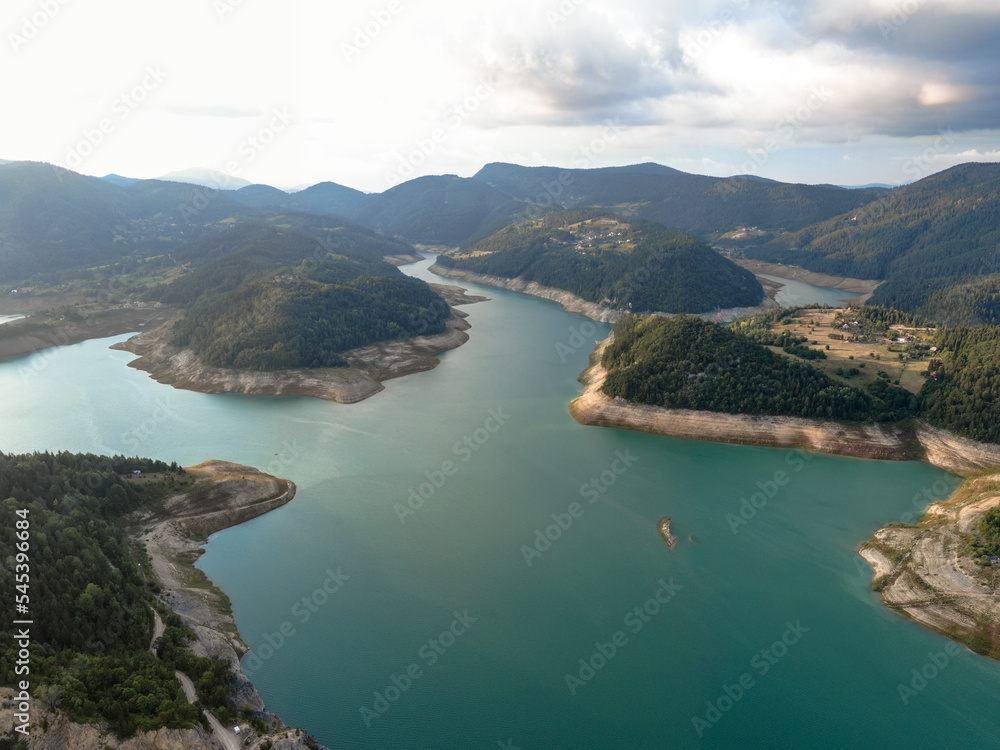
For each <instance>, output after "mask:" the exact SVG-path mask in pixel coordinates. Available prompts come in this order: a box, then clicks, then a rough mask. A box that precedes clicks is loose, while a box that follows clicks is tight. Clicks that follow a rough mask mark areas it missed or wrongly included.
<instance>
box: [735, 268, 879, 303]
mask: <svg viewBox="0 0 1000 750" xmlns="http://www.w3.org/2000/svg"><path fill="white" fill-rule="evenodd" d="M733 262H734V263H735V264H736V265H738V266H740V267H741V268H745V269H746V270H748V271H750V273H752V274H753V275H754V276H758V279H757V280H758V281H759V282H760V283H761V284H764V283H765V281H769V280H768V279H761V278H759V275H760V274H764V275H767V276H777V277H778V278H781V279H788V280H789V281H800V282H802V283H803V284H812V285H813V286H821V287H825V288H827V289H840V290H842V291H845V292H850V293H852V294H854V295H856V296H855V297H852V298H851V299H848V300H846V304H847V305H863V304H864V303H865V302H867V301H868V300H869V299H871V296H872V295H873V294H874V293H875V290H876V289H877V288H878V287H879V285H880V284H882V283H883V282H882V281H880V280H878V279H853V278H848V277H845V276H831V275H830V274H826V273H817V272H816V271H809V270H807V269H805V268H802V267H801V266H788V265H784V264H782V263H765V262H764V261H761V260H747V259H744V258H740V259H734V260H733ZM765 288H766V287H765Z"/></svg>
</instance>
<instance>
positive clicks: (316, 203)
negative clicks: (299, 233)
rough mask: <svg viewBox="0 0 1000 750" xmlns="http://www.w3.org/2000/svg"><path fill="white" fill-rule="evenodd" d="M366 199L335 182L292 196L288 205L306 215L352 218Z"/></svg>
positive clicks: (357, 191) (319, 185) (362, 194)
mask: <svg viewBox="0 0 1000 750" xmlns="http://www.w3.org/2000/svg"><path fill="white" fill-rule="evenodd" d="M368 197H369V196H368V195H367V194H366V193H362V192H361V191H360V190H355V189H354V188H349V187H345V186H344V185H338V184H337V183H335V182H320V183H318V184H316V185H313V186H312V187H308V188H306V189H305V190H300V191H299V192H297V193H294V194H292V195H291V196H290V198H291V199H292V202H291V203H290V204H289V205H291V206H294V207H295V208H297V209H298V210H300V211H306V212H307V213H313V214H324V215H326V216H345V217H347V218H353V217H354V216H355V215H356V214H357V211H358V210H359V209H360V208H361V206H362V205H363V204H364V203H365V201H366V199H367V198H368Z"/></svg>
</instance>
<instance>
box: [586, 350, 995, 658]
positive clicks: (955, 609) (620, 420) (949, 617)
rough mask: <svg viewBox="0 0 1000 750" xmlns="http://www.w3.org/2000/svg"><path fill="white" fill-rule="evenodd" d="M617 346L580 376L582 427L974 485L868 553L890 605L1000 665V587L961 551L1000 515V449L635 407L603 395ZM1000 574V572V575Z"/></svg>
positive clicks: (918, 431) (861, 429)
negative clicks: (912, 469) (868, 461)
mask: <svg viewBox="0 0 1000 750" xmlns="http://www.w3.org/2000/svg"><path fill="white" fill-rule="evenodd" d="M611 340H612V337H608V338H607V339H605V340H604V341H602V342H601V343H600V344H598V347H597V349H595V351H594V352H593V353H592V354H591V362H590V367H588V368H587V369H586V370H585V371H584V372H583V373H582V374H581V375H580V382H582V383H583V384H584V390H583V394H582V395H581V396H579V397H578V398H576V399H575V400H574V401H573V402H572V403H571V404H570V413H571V414H572V415H573V417H574V418H575V419H576V420H577V421H578V422H581V423H582V424H587V425H599V426H602V427H616V428H620V429H629V430H638V431H642V432H651V433H655V434H659V435H669V436H672V437H679V438H685V439H689V440H705V441H711V442H721V443H734V444H740V445H755V446H764V447H783V448H791V449H796V450H804V451H812V452H816V453H827V454H833V455H842V456H852V457H855V458H872V459H881V460H895V461H908V460H909V461H923V462H925V463H929V464H931V465H933V466H936V467H938V468H940V469H944V470H945V471H949V472H952V473H955V474H960V475H965V476H967V481H966V483H965V484H964V485H963V486H962V487H961V488H960V489H959V490H958V492H957V493H956V494H955V495H953V496H952V497H951V498H950V499H948V500H947V501H945V502H942V503H934V504H933V505H931V506H930V507H929V508H928V510H927V513H926V515H925V516H924V518H923V519H922V520H921V521H920V522H919V523H918V524H917V525H916V526H904V525H902V524H893V525H890V526H887V527H884V528H882V529H879V530H878V531H877V532H876V533H875V536H874V537H873V538H872V539H871V540H869V541H868V542H867V543H866V544H865V545H864V546H863V547H862V548H861V550H860V551H859V554H860V555H861V556H862V557H864V558H865V560H867V561H868V562H869V563H870V564H871V565H872V567H873V569H874V574H873V575H874V585H873V588H875V589H876V590H879V591H881V596H882V601H883V602H884V603H885V604H886V605H887V606H889V607H891V608H893V609H895V610H897V611H898V612H900V613H901V614H903V615H905V616H907V617H910V618H911V619H913V620H914V621H916V622H918V623H920V624H921V625H923V626H925V627H928V628H930V629H932V630H934V631H935V632H938V633H940V634H942V635H944V636H947V637H949V638H952V639H954V640H956V641H958V642H960V643H962V644H964V645H966V646H969V647H970V648H972V649H973V650H975V651H977V652H978V653H987V654H990V655H992V656H994V658H1000V633H997V632H996V622H998V621H1000V594H998V589H997V581H998V580H1000V570H998V571H997V573H996V574H995V575H994V577H993V579H992V583H990V582H989V581H984V580H982V578H983V576H982V575H977V571H976V570H975V567H976V566H975V565H974V564H973V563H971V562H970V561H969V560H968V559H962V558H961V557H960V555H959V549H960V548H961V545H962V544H963V543H964V539H965V538H966V537H967V536H968V534H969V533H970V531H971V530H972V529H973V527H974V525H975V524H976V523H978V520H979V519H980V518H982V516H983V514H984V513H986V511H988V510H989V509H990V508H993V507H996V506H997V505H1000V473H996V470H997V468H1000V446H996V445H988V444H985V443H977V442H975V441H972V440H968V439H966V438H962V437H959V436H957V435H953V434H951V433H948V432H946V431H944V430H941V429H938V428H936V427H932V426H930V425H927V424H924V423H922V422H919V421H917V420H911V421H910V422H907V423H901V424H898V425H874V424H872V425H849V424H837V423H831V422H821V421H819V420H808V419H800V418H795V417H754V416H749V415H739V414H720V413H715V412H699V411H692V410H682V409H664V408H662V407H655V406H644V405H637V404H629V403H628V402H626V401H625V400H624V399H613V398H611V397H609V396H607V395H605V394H604V393H602V392H601V391H600V388H601V385H602V384H603V383H604V378H605V377H606V375H607V371H606V370H605V369H604V367H603V366H602V365H601V362H600V357H601V355H602V354H603V352H604V349H605V347H606V346H607V345H608V344H609V343H610V342H611ZM993 567H995V568H996V567H1000V566H996V565H995V566H993Z"/></svg>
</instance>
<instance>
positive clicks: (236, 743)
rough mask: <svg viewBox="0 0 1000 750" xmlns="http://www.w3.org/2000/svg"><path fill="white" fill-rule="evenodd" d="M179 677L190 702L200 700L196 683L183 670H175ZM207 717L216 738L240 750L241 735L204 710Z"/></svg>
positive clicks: (223, 744)
mask: <svg viewBox="0 0 1000 750" xmlns="http://www.w3.org/2000/svg"><path fill="white" fill-rule="evenodd" d="M174 674H175V675H176V676H177V679H178V680H180V683H181V687H182V688H184V695H186V696H187V699H188V703H194V702H195V701H197V700H198V692H197V691H196V690H195V687H194V683H193V682H191V678H190V677H188V676H187V675H186V674H184V673H183V672H174ZM202 713H203V714H204V715H205V718H206V719H208V723H209V724H210V725H211V727H212V734H214V735H215V739H217V740H218V741H219V743H220V744H221V745H222V746H223V747H224V748H227V750H240V748H241V747H242V745H241V744H240V739H239V737H237V736H236V734H235V733H234V732H233V731H232V730H231V729H227V728H226V727H224V726H222V724H221V723H220V722H219V720H218V719H216V718H215V717H214V716H213V715H212V714H211V713H209V712H208V711H202Z"/></svg>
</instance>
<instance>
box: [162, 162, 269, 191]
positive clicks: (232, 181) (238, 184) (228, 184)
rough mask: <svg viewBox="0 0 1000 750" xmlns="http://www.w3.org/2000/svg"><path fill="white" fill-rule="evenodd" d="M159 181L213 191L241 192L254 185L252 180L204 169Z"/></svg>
mask: <svg viewBox="0 0 1000 750" xmlns="http://www.w3.org/2000/svg"><path fill="white" fill-rule="evenodd" d="M157 179H160V180H164V181H166V182H187V183H189V184H191V185H201V186H202V187H209V188H212V189H213V190H239V189H240V188H243V187H247V186H249V185H252V184H253V183H252V182H250V180H244V179H243V178H242V177H234V176H233V175H230V174H226V173H225V172H220V171H218V170H217V169H204V168H202V167H192V168H191V169H180V170H177V171H176V172H170V173H169V174H165V175H163V176H161V177H159V178H157Z"/></svg>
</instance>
